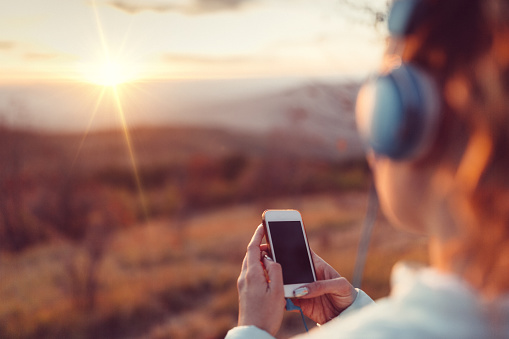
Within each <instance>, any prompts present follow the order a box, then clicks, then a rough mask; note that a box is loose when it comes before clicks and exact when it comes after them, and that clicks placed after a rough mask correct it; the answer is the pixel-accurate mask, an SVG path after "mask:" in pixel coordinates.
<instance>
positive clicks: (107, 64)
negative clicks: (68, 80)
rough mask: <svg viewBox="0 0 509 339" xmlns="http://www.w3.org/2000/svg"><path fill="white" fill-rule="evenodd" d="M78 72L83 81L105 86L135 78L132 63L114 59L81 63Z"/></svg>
mask: <svg viewBox="0 0 509 339" xmlns="http://www.w3.org/2000/svg"><path fill="white" fill-rule="evenodd" d="M80 73H81V77H82V79H83V80H84V81H85V82H88V83H92V84H95V85H99V86H106V87H113V86H117V85H121V84H125V83H127V82H132V81H135V80H136V79H137V72H136V67H135V66H134V65H132V64H129V63H122V62H120V61H114V60H108V61H104V62H102V63H94V64H85V65H81V67H80Z"/></svg>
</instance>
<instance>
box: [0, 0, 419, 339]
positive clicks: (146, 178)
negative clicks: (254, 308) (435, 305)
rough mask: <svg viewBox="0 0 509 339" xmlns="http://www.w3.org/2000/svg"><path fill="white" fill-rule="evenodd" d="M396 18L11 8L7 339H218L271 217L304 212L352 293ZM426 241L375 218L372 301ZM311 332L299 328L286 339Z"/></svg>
mask: <svg viewBox="0 0 509 339" xmlns="http://www.w3.org/2000/svg"><path fill="white" fill-rule="evenodd" d="M387 9H388V2H387V1H386V0H362V1H361V0H358V1H353V0H352V1H348V0H313V1H310V0H291V1H290V0H278V1H274V0H146V1H142V0H95V1H94V0H65V1H64V0H45V1H36V0H18V1H3V2H1V3H0V300H1V302H0V337H1V338H177V339H178V338H222V337H224V335H225V334H226V332H227V331H228V329H230V328H231V327H233V326H235V324H236V322H237V311H238V305H237V300H238V299H237V298H238V297H237V290H236V280H237V277H238V274H239V272H240V267H241V263H242V259H243V257H244V254H245V249H246V246H247V243H248V242H249V240H250V238H251V236H252V234H253V232H254V230H255V228H256V226H257V225H258V224H259V223H260V221H261V214H262V212H263V211H264V210H265V209H268V208H294V209H299V210H300V211H301V213H302V215H303V218H304V222H305V224H306V227H307V230H308V236H309V240H310V244H311V247H312V248H313V249H314V251H315V252H317V254H319V255H320V256H321V257H322V258H324V259H325V260H326V261H328V262H329V263H330V264H331V265H332V266H333V267H335V268H336V270H338V272H340V273H341V274H342V275H344V276H346V277H347V278H351V277H352V273H353V268H354V264H355V260H356V254H357V247H358V244H359V240H360V234H361V227H362V223H363V219H364V216H365V213H366V204H367V200H368V194H367V192H368V189H369V185H370V181H371V178H370V173H369V168H368V166H367V164H366V162H365V160H364V153H363V148H362V145H361V143H360V140H359V137H358V135H357V132H356V128H355V119H354V104H355V98H356V94H357V91H358V88H359V86H360V84H361V82H362V81H363V79H365V78H366V77H367V76H368V75H369V74H370V72H372V71H374V70H375V69H376V68H377V66H378V61H379V60H380V58H381V55H382V52H383V49H384V46H385V37H386V31H385V27H384V20H385V16H386V12H387ZM424 244H425V239H423V238H422V237H420V236H418V235H411V234H406V233H402V232H399V231H397V230H394V229H392V228H391V227H390V225H388V223H387V222H386V220H385V219H384V218H383V216H381V215H379V216H378V218H377V222H376V228H375V231H374V234H373V237H372V240H371V243H370V249H369V253H368V259H367V264H366V269H365V271H364V279H363V282H362V288H363V289H364V290H365V291H366V292H368V294H370V295H372V296H373V297H374V298H380V297H383V296H385V295H387V293H388V291H389V274H390V270H391V267H392V265H393V264H394V262H396V261H397V260H401V259H409V260H417V261H425V260H426V259H425V258H426V248H425V245H424ZM261 311H263V310H261ZM310 326H312V324H310ZM303 331H304V327H303V324H302V322H301V318H300V315H299V314H293V313H287V314H286V315H285V319H284V323H283V327H282V329H281V331H280V333H279V337H281V338H286V337H288V336H291V335H293V334H296V333H300V332H303Z"/></svg>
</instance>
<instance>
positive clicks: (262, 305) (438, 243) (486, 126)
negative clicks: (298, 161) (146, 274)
mask: <svg viewBox="0 0 509 339" xmlns="http://www.w3.org/2000/svg"><path fill="white" fill-rule="evenodd" d="M389 31H390V32H391V38H390V43H389V48H388V52H387V53H386V58H385V59H386V61H387V62H386V63H385V65H384V70H383V72H382V74H381V75H380V76H379V77H377V78H376V79H374V80H372V81H371V82H370V83H369V84H368V85H367V86H365V87H364V88H363V90H362V91H361V93H360V95H359V100H358V109H357V114H358V122H359V127H360V131H361V133H362V134H363V135H364V137H365V138H366V140H367V142H368V144H369V146H370V148H371V151H370V152H369V154H368V160H369V163H370V165H371V167H372V171H373V175H374V179H375V185H376V188H377V191H378V194H379V197H380V202H381V206H382V209H383V211H384V213H385V214H386V216H387V217H388V218H389V219H390V220H391V221H392V223H393V224H394V225H396V226H397V227H401V228H405V229H410V230H413V231H415V230H417V231H420V232H425V233H426V234H428V235H429V256H430V258H429V259H430V267H428V268H422V269H414V268H411V267H407V266H402V265H397V267H396V268H395V270H394V273H393V275H394V276H393V278H394V279H393V287H392V291H391V295H390V296H389V297H387V298H385V299H383V300H381V301H379V302H377V303H376V304H375V303H374V302H372V301H371V300H370V299H369V297H368V296H366V294H365V293H364V292H362V291H361V290H356V289H354V288H353V287H352V286H351V284H350V283H349V282H348V281H347V280H346V279H344V278H342V277H340V275H339V274H338V273H337V272H336V271H335V270H334V269H333V268H332V267H330V266H329V265H328V264H327V263H325V262H324V261H323V260H322V259H320V258H319V257H318V256H316V255H314V261H315V266H316V271H317V275H318V280H319V281H317V282H316V283H312V284H307V285H305V286H303V287H301V288H299V289H298V290H296V292H295V294H296V296H298V297H299V298H296V299H294V300H295V301H294V303H295V304H296V305H298V306H300V307H301V308H302V310H303V312H304V314H305V315H307V316H308V317H309V318H311V319H312V320H314V321H316V322H317V323H319V324H321V325H323V326H320V327H317V328H316V329H314V330H313V331H311V332H310V335H311V337H316V338H395V337H401V338H438V337H439V338H509V203H508V201H509V200H508V199H507V198H508V197H509V175H508V171H509V155H508V151H509V101H508V100H509V99H508V98H509V1H507V0H441V1H438V0H420V1H418V0H414V1H412V0H399V1H396V3H395V4H394V6H393V10H392V11H391V15H390V17H389ZM394 83H396V84H394ZM402 84H403V85H402ZM409 87H412V88H413V87H415V88H416V89H409ZM410 92H412V93H410ZM408 97H410V98H408ZM401 98H403V99H401ZM399 99H401V102H400V101H398V100H399ZM416 112H417V113H416ZM407 114H410V117H408V116H407ZM394 126H396V127H394ZM262 238H263V228H261V227H259V228H258V229H257V230H256V232H255V234H254V236H253V238H252V240H251V243H250V245H249V246H248V251H247V254H246V258H245V260H244V264H243V267H242V272H241V275H240V277H239V281H238V288H239V324H238V325H239V326H238V327H236V328H234V329H232V330H231V331H230V332H229V333H228V335H227V338H229V339H231V338H272V337H273V336H274V335H275V334H276V333H277V331H278V329H279V327H280V324H281V321H282V317H283V312H284V305H285V300H284V297H283V289H282V278H281V267H280V266H279V265H278V264H277V263H274V262H272V261H271V260H270V259H269V258H268V257H266V256H265V253H264V251H265V250H266V247H265V246H264V245H261V240H262ZM261 262H263V264H264V266H265V267H266V273H267V274H268V277H269V279H266V278H265V275H264V269H263V266H262V263H261Z"/></svg>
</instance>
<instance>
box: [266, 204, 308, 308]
mask: <svg viewBox="0 0 509 339" xmlns="http://www.w3.org/2000/svg"><path fill="white" fill-rule="evenodd" d="M271 221H298V222H300V226H301V230H302V233H303V235H304V240H305V244H306V249H307V252H308V259H309V263H310V266H311V272H312V273H313V279H314V281H316V273H315V266H314V263H313V258H312V256H311V250H310V248H309V243H308V238H307V235H306V230H305V228H304V222H303V221H302V215H301V214H300V212H299V211H297V210H266V211H265V212H263V222H264V226H265V231H266V238H267V242H269V247H270V249H271V252H272V259H274V261H275V262H277V255H276V253H274V251H273V250H272V249H273V248H274V247H273V244H272V238H271V236H270V227H269V224H268V223H269V222H271ZM306 284H307V283H299V284H287V285H284V291H285V298H294V297H295V296H294V295H293V291H295V290H296V289H297V288H299V287H301V286H303V285H306Z"/></svg>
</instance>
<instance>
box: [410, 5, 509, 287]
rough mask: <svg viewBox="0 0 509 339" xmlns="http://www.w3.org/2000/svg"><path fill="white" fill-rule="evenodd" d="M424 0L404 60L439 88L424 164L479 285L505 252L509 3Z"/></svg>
mask: <svg viewBox="0 0 509 339" xmlns="http://www.w3.org/2000/svg"><path fill="white" fill-rule="evenodd" d="M424 1H426V2H427V5H428V12H427V15H426V16H425V18H424V19H423V22H422V24H421V25H420V27H419V28H418V29H417V31H416V33H415V34H413V35H411V36H410V37H408V39H407V43H406V47H405V51H404V53H403V59H404V60H405V61H410V62H412V63H415V64H417V65H420V66H421V67H423V68H424V69H426V70H427V71H428V72H430V73H431V74H432V75H433V76H434V77H435V79H436V80H437V82H438V85H439V88H440V89H441V92H442V98H441V100H442V103H443V105H442V113H443V114H442V122H441V127H440V132H439V136H438V138H437V140H436V147H435V148H434V152H432V154H431V155H430V157H429V158H428V159H427V160H428V161H429V162H432V163H434V165H435V166H436V165H437V164H438V168H439V171H437V178H439V184H438V185H437V187H440V189H441V190H442V192H441V194H443V195H444V196H445V197H446V198H445V199H444V201H446V203H447V204H448V205H449V206H450V208H451V210H452V211H453V214H455V215H454V216H455V218H456V220H457V223H458V224H461V225H462V227H463V230H464V231H466V232H464V233H465V234H464V237H465V241H464V245H465V246H464V247H465V248H464V249H463V250H465V251H468V252H469V253H471V257H472V261H476V262H477V263H478V264H480V265H479V267H485V268H486V272H483V274H481V276H482V277H483V278H479V279H480V280H481V281H480V282H479V284H480V285H485V284H486V283H487V281H488V280H489V279H490V277H489V274H488V273H489V272H491V273H493V274H496V272H497V270H496V266H497V265H499V264H500V263H499V262H498V261H497V260H498V259H497V257H500V251H503V250H505V248H508V247H509V246H508V245H507V244H508V243H509V1H507V0H424ZM447 181H448V182H447ZM505 257H506V258H509V254H507V255H506V256H505ZM504 260H508V259H504ZM504 265H509V263H504ZM504 279H508V278H504ZM506 286H507V287H509V281H507V285H506Z"/></svg>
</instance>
